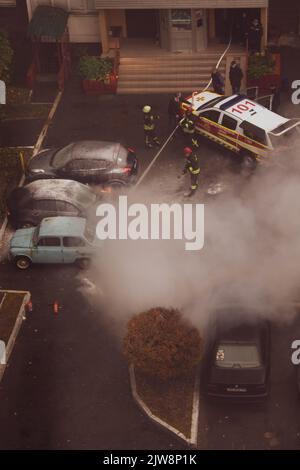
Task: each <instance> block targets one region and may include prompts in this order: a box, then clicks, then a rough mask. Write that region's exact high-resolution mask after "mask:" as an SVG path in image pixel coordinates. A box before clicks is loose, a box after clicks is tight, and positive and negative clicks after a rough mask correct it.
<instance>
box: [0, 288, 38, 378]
mask: <svg viewBox="0 0 300 470" xmlns="http://www.w3.org/2000/svg"><path fill="white" fill-rule="evenodd" d="M0 292H8V293H17V294H24V299H23V302H22V305H21V307H20V309H19V313H18V315H17V317H16V321H15V324H14V327H13V329H12V332H11V334H10V337H9V340H8V342H7V344H6V345H5V346H6V364H4V365H0V382H1V380H2V378H3V375H4V372H5V369H6V367H7V363H8V361H9V358H10V356H11V353H12V350H13V347H14V345H15V341H16V338H17V335H18V333H19V330H20V328H21V325H22V322H23V319H24V310H25V306H26V304H27V303H28V302H29V300H30V297H31V294H30V292H29V291H19V290H9V291H3V290H0Z"/></svg>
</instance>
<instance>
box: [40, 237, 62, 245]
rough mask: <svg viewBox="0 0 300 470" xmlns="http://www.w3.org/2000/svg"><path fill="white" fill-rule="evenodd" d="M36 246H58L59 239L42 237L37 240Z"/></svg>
mask: <svg viewBox="0 0 300 470" xmlns="http://www.w3.org/2000/svg"><path fill="white" fill-rule="evenodd" d="M38 246H60V238H58V237H42V238H40V239H39V242H38Z"/></svg>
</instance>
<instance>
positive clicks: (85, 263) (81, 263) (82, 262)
mask: <svg viewBox="0 0 300 470" xmlns="http://www.w3.org/2000/svg"><path fill="white" fill-rule="evenodd" d="M76 264H77V266H78V267H79V268H80V269H88V268H89V267H90V265H91V260H90V259H89V258H80V259H78V260H77V261H76Z"/></svg>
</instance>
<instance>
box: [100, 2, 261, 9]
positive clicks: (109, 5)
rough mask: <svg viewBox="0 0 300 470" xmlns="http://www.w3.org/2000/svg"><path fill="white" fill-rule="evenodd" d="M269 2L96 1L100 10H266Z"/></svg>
mask: <svg viewBox="0 0 300 470" xmlns="http://www.w3.org/2000/svg"><path fill="white" fill-rule="evenodd" d="M268 3H269V0H143V1H142V2H141V0H96V8H99V9H110V10H113V9H130V8H132V9H138V10H140V9H152V8H153V9H163V8H197V9H198V8H264V7H267V6H268Z"/></svg>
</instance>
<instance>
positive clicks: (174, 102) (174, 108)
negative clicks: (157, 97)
mask: <svg viewBox="0 0 300 470" xmlns="http://www.w3.org/2000/svg"><path fill="white" fill-rule="evenodd" d="M179 112H180V99H175V97H174V96H173V97H172V98H171V99H170V101H169V105H168V114H169V116H175V117H176V116H179Z"/></svg>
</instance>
